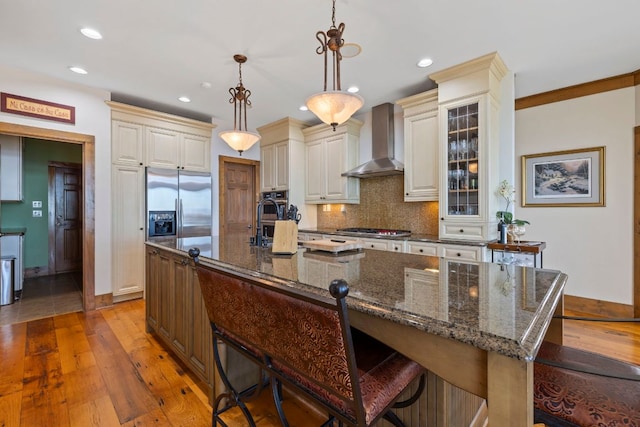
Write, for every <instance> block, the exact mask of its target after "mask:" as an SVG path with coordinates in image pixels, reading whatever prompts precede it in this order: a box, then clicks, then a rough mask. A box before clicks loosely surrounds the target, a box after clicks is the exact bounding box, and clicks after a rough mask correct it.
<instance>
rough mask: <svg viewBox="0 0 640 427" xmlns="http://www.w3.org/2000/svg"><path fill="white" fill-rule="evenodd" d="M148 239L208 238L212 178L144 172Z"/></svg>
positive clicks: (154, 170)
mask: <svg viewBox="0 0 640 427" xmlns="http://www.w3.org/2000/svg"><path fill="white" fill-rule="evenodd" d="M146 181H147V219H148V221H147V236H149V237H157V236H176V237H195V236H211V207H212V198H211V197H212V196H211V187H212V181H211V174H210V173H201V172H191V171H178V170H173V169H161V168H147V171H146Z"/></svg>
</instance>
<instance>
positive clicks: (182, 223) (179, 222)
mask: <svg viewBox="0 0 640 427" xmlns="http://www.w3.org/2000/svg"><path fill="white" fill-rule="evenodd" d="M178 224H179V225H180V236H179V237H184V236H183V234H184V209H183V208H182V198H180V220H179V221H178Z"/></svg>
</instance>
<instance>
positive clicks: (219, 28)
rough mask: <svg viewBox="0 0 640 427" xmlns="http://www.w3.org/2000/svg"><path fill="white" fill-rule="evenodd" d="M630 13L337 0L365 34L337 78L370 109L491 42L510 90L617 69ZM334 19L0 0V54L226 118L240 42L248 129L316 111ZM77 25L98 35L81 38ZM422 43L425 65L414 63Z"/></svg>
mask: <svg viewBox="0 0 640 427" xmlns="http://www.w3.org/2000/svg"><path fill="white" fill-rule="evenodd" d="M639 16H640V1H638V0H613V1H610V2H604V1H601V0H597V1H596V0H537V1H525V0H482V1H479V0H455V1H454V0H397V1H389V0H338V1H337V4H336V21H337V22H336V23H337V24H339V23H340V22H344V23H345V25H346V29H345V32H344V39H345V42H346V43H357V44H359V45H361V46H362V53H361V54H360V55H358V56H356V57H354V58H345V59H344V60H343V62H342V86H343V89H346V87H348V86H350V85H357V86H359V87H360V95H362V97H363V98H364V99H365V106H364V108H363V111H366V110H369V109H370V108H371V107H372V106H374V105H378V104H381V103H384V102H395V101H396V100H398V99H400V98H402V97H405V96H408V95H413V94H416V93H419V92H422V91H424V90H427V89H430V88H431V87H432V83H431V82H430V81H429V79H428V75H429V74H430V73H432V72H435V71H438V70H442V69H444V68H447V67H450V66H452V65H456V64H459V63H462V62H464V61H467V60H470V59H474V58H476V57H479V56H482V55H484V54H486V53H490V52H494V51H497V52H499V54H500V55H501V56H502V58H503V60H504V61H505V63H506V65H507V66H508V67H509V68H510V69H511V70H512V71H513V72H514V73H515V86H516V97H522V96H527V95H531V94H536V93H540V92H544V91H548V90H553V89H557V88H561V87H566V86H570V85H573V84H578V83H583V82H587V81H592V80H596V79H600V78H605V77H610V76H614V75H619V74H624V73H628V72H632V71H636V70H638V69H640V25H639V21H638V17H639ZM330 25H331V1H330V0H280V1H275V0H272V1H267V0H234V1H230V0H227V1H221V0H218V1H216V0H187V1H175V0H173V1H170V0H154V1H151V0H58V1H43V0H0V64H2V65H7V66H11V67H15V68H19V69H26V70H31V71H35V72H39V73H43V74H46V75H49V76H53V77H57V78H60V79H63V80H68V81H72V82H76V83H79V84H84V85H87V86H91V87H95V88H100V89H104V90H107V91H110V92H112V93H113V96H114V98H118V99H128V98H131V99H136V100H142V101H145V102H147V104H146V105H145V106H154V105H155V106H156V107H157V106H158V105H161V106H163V107H165V108H164V109H165V110H166V111H173V112H178V111H181V112H182V113H186V112H189V113H193V115H195V117H199V118H207V117H212V118H213V121H214V123H217V124H228V123H231V125H232V120H233V110H232V107H231V106H230V105H229V103H228V100H229V93H228V89H229V88H230V87H232V86H235V85H236V84H237V82H238V67H237V64H236V63H235V62H234V61H233V55H234V54H236V53H242V54H245V55H247V56H248V58H249V60H248V62H247V63H246V64H245V65H243V67H242V74H243V83H244V85H245V87H247V88H248V89H250V90H251V91H252V96H251V99H252V102H253V108H252V109H251V110H250V111H249V114H248V122H249V123H248V125H249V130H253V129H255V128H256V127H259V126H262V125H264V124H267V123H270V122H272V121H275V120H278V119H281V118H283V117H286V116H290V117H295V118H297V119H300V120H303V121H307V122H310V123H317V122H318V120H317V119H316V118H315V116H314V115H313V114H312V113H311V112H302V111H299V110H298V107H299V106H300V105H302V104H304V101H305V99H306V98H307V97H308V96H309V95H311V94H313V93H316V92H319V91H321V90H322V83H323V62H322V58H321V56H319V55H317V54H316V53H315V50H316V48H317V47H318V45H319V42H318V41H317V39H316V37H315V33H316V31H318V30H322V31H326V30H327V29H328V28H329V26H330ZM84 26H88V27H92V28H95V29H97V30H99V31H100V32H101V33H102V34H103V36H104V38H103V39H102V40H90V39H88V38H85V37H84V36H82V35H81V34H80V32H79V29H80V28H82V27H84ZM423 57H430V58H432V59H433V61H434V63H433V65H432V66H431V67H429V68H426V69H421V68H418V67H416V65H415V64H416V62H417V61H418V60H419V59H421V58H423ZM71 65H77V66H81V67H83V68H85V69H87V70H88V71H89V74H88V75H78V74H74V73H72V72H70V71H69V70H68V67H69V66H71ZM205 81H207V82H211V84H212V87H211V88H210V89H204V88H202V87H201V83H202V82H205ZM0 90H2V79H1V77H0ZM180 95H186V96H188V97H190V98H191V100H192V102H191V103H189V104H184V103H181V102H179V101H178V100H177V98H178V96H180Z"/></svg>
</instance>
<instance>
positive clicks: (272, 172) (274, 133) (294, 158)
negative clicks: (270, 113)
mask: <svg viewBox="0 0 640 427" xmlns="http://www.w3.org/2000/svg"><path fill="white" fill-rule="evenodd" d="M305 127H308V125H307V124H305V123H304V122H301V121H299V120H295V119H292V118H290V117H286V118H284V119H281V120H278V121H276V122H273V123H270V124H268V125H265V126H262V127H259V128H258V129H257V130H258V133H259V134H260V181H261V182H260V188H261V191H284V190H289V199H290V203H292V204H295V205H296V206H298V205H300V204H301V203H302V202H303V201H304V170H303V168H302V167H301V165H303V164H304V135H303V134H302V129H304V128H305Z"/></svg>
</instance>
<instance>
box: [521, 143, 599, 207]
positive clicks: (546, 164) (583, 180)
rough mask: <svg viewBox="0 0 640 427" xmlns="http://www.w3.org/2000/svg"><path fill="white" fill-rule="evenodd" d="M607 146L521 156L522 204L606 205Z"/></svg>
mask: <svg viewBox="0 0 640 427" xmlns="http://www.w3.org/2000/svg"><path fill="white" fill-rule="evenodd" d="M604 156H605V151H604V147H595V148H582V149H578V150H567V151H556V152H553V153H541V154H530V155H525V156H522V194H523V197H522V206H541V207H542V206H604Z"/></svg>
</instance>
